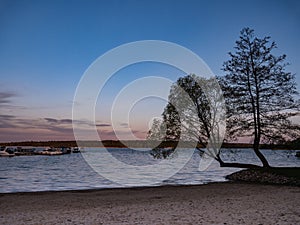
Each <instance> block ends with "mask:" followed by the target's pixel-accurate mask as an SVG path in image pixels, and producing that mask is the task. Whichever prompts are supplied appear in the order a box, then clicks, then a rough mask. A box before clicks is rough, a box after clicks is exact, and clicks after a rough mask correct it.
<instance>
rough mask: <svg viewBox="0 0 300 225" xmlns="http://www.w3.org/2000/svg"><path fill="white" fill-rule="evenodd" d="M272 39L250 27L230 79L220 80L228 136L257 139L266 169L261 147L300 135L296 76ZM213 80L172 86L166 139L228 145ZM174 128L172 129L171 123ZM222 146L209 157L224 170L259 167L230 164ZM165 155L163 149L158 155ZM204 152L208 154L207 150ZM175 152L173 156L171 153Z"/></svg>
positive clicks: (192, 79) (228, 65)
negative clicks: (222, 133) (295, 119)
mask: <svg viewBox="0 0 300 225" xmlns="http://www.w3.org/2000/svg"><path fill="white" fill-rule="evenodd" d="M269 39H270V38H269V37H265V38H263V39H259V38H257V37H254V31H253V30H251V29H249V28H244V29H243V30H242V31H241V36H240V40H238V41H237V42H236V47H235V49H236V52H235V53H229V55H230V57H231V59H230V60H228V61H226V62H225V63H224V68H223V70H224V71H225V72H226V75H225V76H224V77H219V78H218V80H219V83H220V85H221V87H222V89H223V92H224V96H225V100H226V108H227V115H226V116H227V118H226V121H227V124H226V125H227V133H226V135H227V137H228V138H237V137H243V136H250V137H253V138H254V141H253V150H254V152H255V154H256V155H257V156H258V158H259V159H260V160H261V162H262V164H263V166H264V167H269V163H268V161H267V159H266V158H265V157H264V155H263V154H262V153H261V152H260V149H259V147H260V143H261V142H263V143H281V142H284V141H285V140H286V139H289V138H290V139H294V138H297V137H299V134H300V133H299V131H300V129H299V125H295V124H292V122H291V121H290V120H289V118H290V117H292V116H295V115H296V114H297V113H299V108H298V107H299V102H296V100H295V95H297V91H296V84H295V81H294V75H292V74H291V73H288V72H285V70H284V69H285V66H286V65H287V64H285V63H284V60H285V58H286V56H285V55H283V56H279V57H276V56H274V55H272V54H271V51H272V50H273V49H274V48H276V45H275V43H274V42H272V43H271V44H269ZM216 85H218V84H217V83H216V82H215V81H214V80H213V79H205V78H200V77H197V76H195V75H188V76H185V77H182V78H179V79H178V80H177V82H176V83H175V84H174V85H172V87H171V90H170V95H169V103H168V105H167V106H166V108H165V110H164V113H163V123H164V124H165V126H164V127H167V129H166V130H167V132H165V137H164V140H168V139H172V140H174V139H175V140H178V139H179V138H182V139H184V140H194V141H195V140H196V141H197V142H198V144H199V145H197V146H198V147H197V148H198V149H199V150H200V151H202V150H201V148H199V146H202V147H204V146H206V144H207V143H208V142H210V143H217V144H219V142H220V141H222V138H220V137H219V136H218V135H219V134H220V130H219V129H220V127H222V126H220V125H222V124H221V123H223V121H224V118H223V117H218V116H216V115H218V110H220V109H221V108H220V107H222V104H221V103H222V98H223V95H222V93H220V91H219V90H220V89H219V88H217V87H216ZM166 124H168V125H166ZM217 147H218V146H217V145H216V146H214V145H211V146H209V151H205V154H207V155H209V156H210V157H213V158H214V159H215V160H217V161H218V162H219V163H220V166H221V167H239V168H251V167H252V168H253V167H259V166H257V165H254V164H244V163H236V162H224V161H223V160H222V158H221V156H220V154H219V151H218V148H217ZM158 152H159V151H158ZM202 152H203V151H202ZM169 153H170V152H169Z"/></svg>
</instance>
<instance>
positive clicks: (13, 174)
mask: <svg viewBox="0 0 300 225" xmlns="http://www.w3.org/2000/svg"><path fill="white" fill-rule="evenodd" d="M85 151H98V152H100V153H101V151H104V150H103V149H95V148H93V149H92V148H90V149H89V148H86V149H85ZM109 152H110V153H111V155H112V156H113V157H114V158H116V159H118V160H120V161H122V162H124V163H126V164H129V165H153V164H156V163H158V162H159V161H160V160H157V159H153V158H152V156H150V154H149V152H148V151H145V150H144V151H136V150H131V149H118V148H112V149H109ZM262 152H263V154H264V155H265V156H266V157H267V158H268V160H269V162H270V164H271V165H272V166H300V159H299V158H297V157H295V151H288V150H277V151H272V150H262ZM222 157H223V158H224V159H225V160H226V161H229V160H230V161H235V160H236V161H238V162H245V163H256V164H260V163H259V161H258V160H257V159H256V157H255V155H254V153H253V151H252V150H250V149H243V150H228V149H222ZM199 162H200V156H199V154H198V153H197V152H195V153H194V154H193V156H192V158H191V160H190V161H189V162H188V163H187V164H186V165H185V167H184V168H183V169H181V170H180V171H179V172H178V173H177V174H175V175H174V176H172V177H170V178H168V179H166V180H164V181H163V182H161V183H158V184H155V185H181V184H203V183H208V182H220V181H225V176H226V175H228V174H230V173H232V172H235V171H238V170H239V169H236V168H220V167H219V164H218V163H217V162H213V163H212V164H211V165H210V166H209V168H208V169H207V170H205V171H199V169H198V168H199ZM119 169H120V170H122V168H119ZM145 176H147V174H145ZM116 187H123V186H122V185H120V184H118V183H114V182H112V181H109V180H107V179H105V178H104V177H102V176H100V175H99V174H98V173H96V172H95V171H94V170H93V169H92V168H91V167H90V166H89V164H88V163H87V162H86V161H85V160H84V157H83V156H82V155H81V154H80V153H77V154H75V153H72V154H68V155H61V156H40V155H36V156H19V157H17V156H16V157H12V158H5V157H3V158H0V193H8V192H31V191H46V190H47V191H49V190H51V191H54V190H84V189H99V188H116Z"/></svg>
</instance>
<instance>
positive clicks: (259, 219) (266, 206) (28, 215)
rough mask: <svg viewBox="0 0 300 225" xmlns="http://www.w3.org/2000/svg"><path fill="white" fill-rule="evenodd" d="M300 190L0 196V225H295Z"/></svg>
mask: <svg viewBox="0 0 300 225" xmlns="http://www.w3.org/2000/svg"><path fill="white" fill-rule="evenodd" d="M299 204H300V188H299V187H292V186H279V185H277V186H276V185H259V184H245V183H229V182H228V183H211V184H207V185H197V186H165V187H154V188H132V189H130V188H128V189H107V190H89V191H64V192H38V193H14V194H0V224H10V225H11V224H256V225H257V224H299V223H300V207H299V206H300V205H299Z"/></svg>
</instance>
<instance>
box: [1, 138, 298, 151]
mask: <svg viewBox="0 0 300 225" xmlns="http://www.w3.org/2000/svg"><path fill="white" fill-rule="evenodd" d="M79 143H80V144H79V145H80V147H98V148H101V147H107V148H151V147H153V146H159V147H176V146H177V144H178V142H176V141H164V142H158V141H148V140H141V141H140V140H139V141H135V140H122V141H117V140H104V141H102V142H99V141H81V142H79ZM298 145H299V144H298ZM298 145H291V144H280V145H271V144H262V145H261V148H262V149H273V150H293V149H297V150H298V149H300V146H298ZM0 146H34V147H39V146H49V147H77V146H78V143H77V142H76V141H21V142H2V143H0ZM181 146H182V147H184V148H190V147H191V146H193V145H191V143H190V142H183V144H182V145H181ZM193 147H194V146H193ZM198 147H200V148H201V147H202V148H203V147H204V146H200V145H198ZM222 148H252V145H251V144H248V143H223V144H222Z"/></svg>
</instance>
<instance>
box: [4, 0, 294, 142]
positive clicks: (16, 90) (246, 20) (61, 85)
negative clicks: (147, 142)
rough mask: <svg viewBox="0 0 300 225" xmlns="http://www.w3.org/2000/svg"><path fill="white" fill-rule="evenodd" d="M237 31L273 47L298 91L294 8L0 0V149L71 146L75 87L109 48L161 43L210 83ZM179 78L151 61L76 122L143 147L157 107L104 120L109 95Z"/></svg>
mask: <svg viewBox="0 0 300 225" xmlns="http://www.w3.org/2000/svg"><path fill="white" fill-rule="evenodd" d="M243 27H250V28H252V29H254V30H255V33H256V35H257V36H259V37H264V36H271V40H274V41H275V42H276V43H277V46H278V49H276V51H275V52H274V53H275V54H278V55H279V54H287V61H288V62H289V63H290V64H291V65H290V66H289V67H288V71H290V72H292V73H293V74H296V82H297V84H298V90H300V88H299V84H300V75H299V74H300V43H299V39H300V29H299V27H300V3H299V1H297V0H295V1H292V0H282V1H279V0H273V1H263V0H258V1H257V0H253V1H241V0H239V1H233V0H228V1H221V0H220V1H216V0H211V1H201V0H195V1H191V0H185V1H183V0H182V1H181V0H173V1H168V0H160V1H158V0H152V1H146V0H143V1H133V0H132V1H131V0H124V1H121V0H119V1H116V0H110V1H83V0H82V1H76V0H74V1H71V0H69V1H68V0H66V1H55V0H54V1H50V0H49V1H47V0H44V1H31V0H27V1H25V0H19V1H16V0H0V77H1V79H0V85H1V89H0V142H6V141H27V140H33V141H38V140H74V135H73V129H72V105H73V103H74V96H75V93H76V88H77V86H78V85H79V83H80V80H81V79H82V76H83V75H84V73H85V71H86V70H87V69H88V68H89V66H90V65H91V64H92V63H93V62H94V61H95V60H96V59H97V58H98V57H100V56H101V55H103V54H105V53H106V52H108V51H110V50H111V49H114V48H116V47H118V46H120V45H123V44H126V43H130V42H135V41H142V40H162V41H168V42H172V43H176V44H178V45H181V46H183V47H185V48H187V49H189V50H191V51H192V52H194V53H196V54H197V55H198V56H200V57H201V58H202V59H203V60H204V62H205V63H206V64H207V65H208V66H209V67H210V69H211V70H212V71H213V73H214V74H215V75H222V74H223V71H222V70H221V68H222V64H223V62H224V61H226V60H228V59H229V56H228V52H229V51H233V50H234V45H235V41H236V40H237V39H238V37H239V32H240V30H241V29H242V28H243ZM183 75H184V72H183V71H181V70H179V69H177V68H174V67H172V66H169V65H165V64H161V63H155V62H152V63H151V62H144V63H137V64H133V65H130V66H128V67H125V68H123V69H121V70H120V71H118V72H116V73H115V74H113V76H112V77H111V78H110V79H109V81H108V82H107V83H106V84H105V86H104V87H103V89H102V90H101V93H100V94H99V96H98V100H97V104H96V106H95V121H88V120H84V119H82V121H77V122H78V123H81V124H85V126H86V127H87V129H88V128H89V127H92V126H93V123H95V124H96V125H97V126H96V127H97V129H98V131H99V133H100V136H101V138H102V139H115V134H114V132H113V130H115V131H118V134H119V135H118V136H119V138H121V139H132V137H135V138H140V139H143V138H145V136H146V134H147V131H148V129H149V124H151V121H152V119H153V118H154V117H159V116H160V114H161V112H162V110H163V107H164V105H165V104H166V101H165V100H164V99H160V98H147V99H141V100H140V101H138V102H136V103H135V104H133V106H132V108H130V112H129V114H128V112H127V111H126V112H125V111H124V112H123V111H122V107H123V108H124V107H125V105H122V103H119V104H121V105H119V106H117V108H118V109H119V111H118V112H117V113H114V114H113V115H114V117H113V119H111V115H112V107H113V103H114V101H115V100H116V98H117V97H118V94H119V93H120V92H121V91H122V90H123V89H124V88H126V86H128V85H132V84H135V82H136V80H138V79H141V78H145V77H148V76H159V77H163V78H166V79H168V80H170V81H172V82H175V81H176V80H177V79H178V78H179V77H180V76H183ZM99 76H101V74H100V75H99ZM146 86H147V85H145V84H144V85H140V86H138V88H137V90H142V89H143V88H144V87H146ZM132 87H133V88H135V86H134V85H133V86H132ZM167 91H168V90H167ZM123 104H124V103H123ZM124 110H125V109H124ZM127 110H128V109H127ZM125 113H127V114H128V115H129V116H128V120H126V121H124V119H123V116H122V115H124V114H125ZM127 114H126V115H127ZM113 125H114V126H113ZM132 135H133V136H132Z"/></svg>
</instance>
